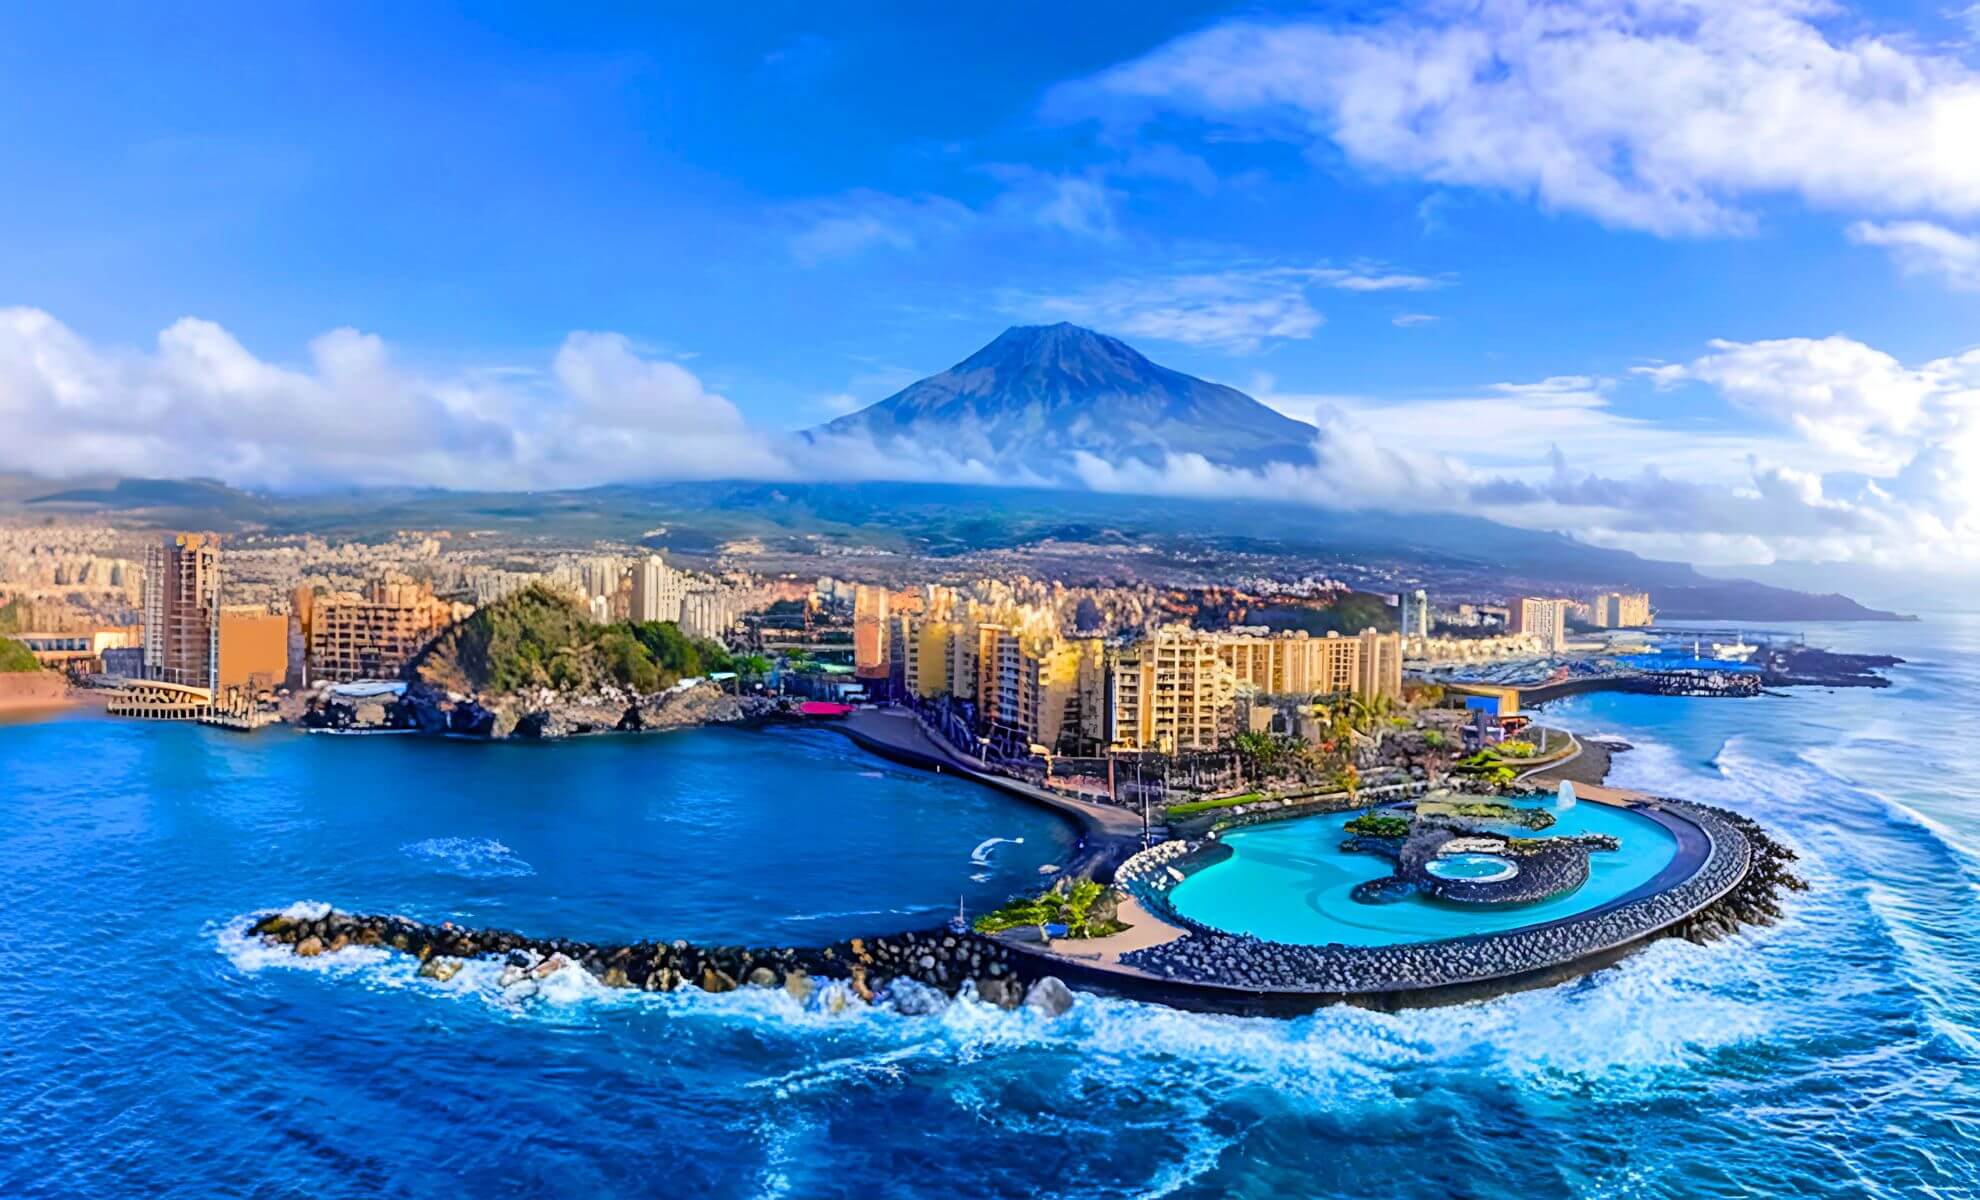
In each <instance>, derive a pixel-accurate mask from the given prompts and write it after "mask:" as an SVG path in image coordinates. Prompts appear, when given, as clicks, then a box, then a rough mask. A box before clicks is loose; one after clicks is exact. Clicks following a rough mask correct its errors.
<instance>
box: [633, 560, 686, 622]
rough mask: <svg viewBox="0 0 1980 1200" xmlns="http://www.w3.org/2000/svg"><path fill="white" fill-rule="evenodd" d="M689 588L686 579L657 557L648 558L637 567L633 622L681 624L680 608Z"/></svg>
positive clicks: (637, 563)
mask: <svg viewBox="0 0 1980 1200" xmlns="http://www.w3.org/2000/svg"><path fill="white" fill-rule="evenodd" d="M687 585H688V577H687V575H686V574H685V573H683V572H680V571H676V570H675V569H674V568H672V567H670V566H668V565H667V563H666V560H664V559H662V558H661V557H660V556H659V555H657V554H649V555H647V556H646V557H645V558H643V559H641V560H639V561H638V562H636V563H634V564H633V570H632V613H631V615H632V619H633V620H635V621H673V622H676V623H678V622H679V621H680V619H681V604H682V602H683V601H684V600H686V599H687Z"/></svg>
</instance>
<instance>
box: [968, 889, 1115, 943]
mask: <svg viewBox="0 0 1980 1200" xmlns="http://www.w3.org/2000/svg"><path fill="white" fill-rule="evenodd" d="M1106 892H1107V889H1106V888H1105V887H1102V886H1101V885H1100V884H1097V883H1095V882H1093V881H1092V880H1091V879H1081V880H1078V881H1077V882H1074V883H1073V884H1071V885H1070V886H1062V885H1055V886H1053V887H1052V888H1051V889H1050V890H1048V891H1046V892H1045V893H1044V894H1043V895H1041V896H1029V897H1023V896H1021V897H1019V898H1018V899H1015V900H1012V901H1011V902H1009V903H1008V904H1005V905H1004V906H1003V907H1001V908H999V909H997V910H996V911H994V912H988V913H985V914H983V915H982V916H980V917H978V918H976V922H975V926H974V928H975V929H976V932H978V933H1001V932H1003V931H1004V930H1006V929H1022V928H1027V927H1030V926H1034V925H1064V926H1065V927H1066V936H1067V937H1074V938H1088V937H1104V936H1105V935H1107V934H1110V933H1114V932H1117V931H1119V930H1120V929H1123V928H1125V926H1123V925H1122V924H1121V923H1120V922H1119V921H1116V920H1114V919H1113V913H1112V906H1111V905H1105V906H1102V911H1103V912H1104V913H1105V915H1104V916H1100V914H1097V913H1096V912H1095V911H1094V906H1095V902H1096V901H1098V900H1099V899H1100V897H1102V896H1103V895H1105V894H1106ZM1096 916H1097V917H1099V919H1097V920H1096V919H1095V918H1096Z"/></svg>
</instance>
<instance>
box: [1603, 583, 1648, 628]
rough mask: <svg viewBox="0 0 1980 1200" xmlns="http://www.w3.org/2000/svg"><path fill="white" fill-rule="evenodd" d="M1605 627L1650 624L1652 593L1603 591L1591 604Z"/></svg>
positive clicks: (1635, 626) (1629, 626)
mask: <svg viewBox="0 0 1980 1200" xmlns="http://www.w3.org/2000/svg"><path fill="white" fill-rule="evenodd" d="M1590 607H1591V608H1592V609H1593V611H1594V614H1595V624H1596V625H1598V626H1600V627H1601V628H1603V629H1635V628H1639V627H1641V626H1644V625H1648V624H1650V593H1648V592H1603V593H1602V594H1601V595H1599V596H1597V597H1595V603H1594V604H1593V605H1591V606H1590Z"/></svg>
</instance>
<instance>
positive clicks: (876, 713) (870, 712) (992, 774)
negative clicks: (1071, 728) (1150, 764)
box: [840, 708, 1142, 868]
mask: <svg viewBox="0 0 1980 1200" xmlns="http://www.w3.org/2000/svg"><path fill="white" fill-rule="evenodd" d="M840 728H842V730H843V731H844V732H845V733H847V734H849V735H851V736H852V738H853V740H855V741H859V742H863V743H866V744H867V745H868V746H869V747H870V748H872V749H874V750H876V751H877V752H879V753H883V754H886V753H892V754H894V755H896V756H902V757H905V758H907V759H908V760H910V761H916V762H918V763H920V764H921V765H925V766H929V767H932V768H934V769H936V770H948V771H951V772H954V773H955V774H958V775H962V776H964V777H965V778H968V779H973V780H975V781H976V782H978V783H982V784H985V785H987V786H990V787H994V788H998V789H1000V790H1002V791H1006V792H1010V793H1012V794H1014V795H1019V796H1023V797H1024V798H1026V799H1028V800H1032V801H1034V802H1036V803H1038V804H1042V805H1045V806H1046V807H1047V808H1051V809H1054V810H1056V811H1058V812H1060V813H1063V814H1065V815H1066V816H1068V817H1071V818H1072V819H1073V820H1074V821H1075V822H1077V823H1078V825H1079V827H1080V829H1081V830H1082V831H1083V833H1084V834H1085V841H1086V843H1087V849H1088V850H1089V852H1091V853H1092V854H1095V855H1099V856H1101V857H1103V858H1105V859H1107V860H1109V861H1108V862H1107V866H1108V867H1109V868H1111V867H1112V866H1113V865H1114V863H1117V862H1118V861H1119V860H1120V859H1122V858H1125V857H1127V855H1129V854H1132V853H1134V852H1135V851H1136V850H1139V849H1140V848H1141V832H1142V831H1141V814H1140V813H1138V812H1133V811H1130V810H1128V809H1125V808H1119V807H1116V806H1115V805H1112V804H1095V803H1093V802H1092V801H1090V800H1076V799H1074V798H1073V797H1071V796H1067V795H1063V794H1061V793H1059V792H1054V791H1049V790H1047V789H1045V788H1041V787H1034V786H1032V785H1031V784H1029V783H1026V782H1024V781H1023V780H1020V779H1012V778H1011V777H1010V776H1008V775H1003V774H999V773H998V772H996V771H993V770H991V769H990V768H989V767H988V766H987V765H985V764H984V763H983V762H982V760H980V759H978V758H976V757H975V756H973V755H968V754H964V753H963V752H962V751H960V750H958V749H956V748H955V747H954V746H952V745H950V744H949V743H948V741H946V740H944V739H941V738H936V737H933V736H931V735H930V734H929V732H928V729H927V727H926V726H924V725H922V723H921V722H920V721H917V720H915V718H914V714H913V713H911V712H909V711H907V710H906V709H899V708H861V709H856V710H854V711H853V712H852V713H850V714H848V715H847V716H846V717H845V718H844V719H843V720H842V721H841V722H840Z"/></svg>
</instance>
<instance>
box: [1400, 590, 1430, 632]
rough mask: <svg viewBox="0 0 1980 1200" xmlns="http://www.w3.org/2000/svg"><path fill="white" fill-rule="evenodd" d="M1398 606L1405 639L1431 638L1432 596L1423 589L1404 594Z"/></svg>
mask: <svg viewBox="0 0 1980 1200" xmlns="http://www.w3.org/2000/svg"><path fill="white" fill-rule="evenodd" d="M1400 599H1401V601H1402V602H1401V604H1400V605H1399V606H1398V608H1399V610H1400V611H1399V612H1398V614H1397V616H1398V620H1399V623H1400V626H1401V629H1402V635H1403V637H1405V638H1413V637H1429V636H1430V595H1429V593H1427V592H1425V591H1424V590H1423V589H1422V588H1417V589H1416V590H1415V591H1413V592H1404V593H1403V594H1402V596H1401V597H1400Z"/></svg>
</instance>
